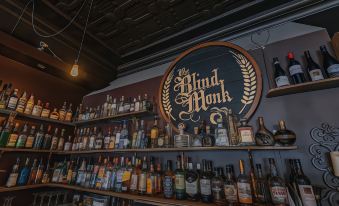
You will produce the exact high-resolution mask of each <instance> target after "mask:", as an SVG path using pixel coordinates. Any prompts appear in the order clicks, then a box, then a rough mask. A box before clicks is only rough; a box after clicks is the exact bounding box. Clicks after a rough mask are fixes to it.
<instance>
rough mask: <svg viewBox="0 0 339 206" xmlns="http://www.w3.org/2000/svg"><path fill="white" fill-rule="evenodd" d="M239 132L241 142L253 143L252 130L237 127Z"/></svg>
mask: <svg viewBox="0 0 339 206" xmlns="http://www.w3.org/2000/svg"><path fill="white" fill-rule="evenodd" d="M239 132H240V137H241V142H242V143H253V132H252V130H251V129H247V128H239Z"/></svg>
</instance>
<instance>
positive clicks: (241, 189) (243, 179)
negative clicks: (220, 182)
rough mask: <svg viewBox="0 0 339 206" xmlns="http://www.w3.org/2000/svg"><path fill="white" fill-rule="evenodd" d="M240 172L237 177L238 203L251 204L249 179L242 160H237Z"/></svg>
mask: <svg viewBox="0 0 339 206" xmlns="http://www.w3.org/2000/svg"><path fill="white" fill-rule="evenodd" d="M239 168H240V174H239V176H238V179H237V188H238V198H239V203H240V204H248V205H252V204H253V197H252V190H251V179H250V177H249V176H248V175H246V173H245V168H244V162H243V160H239Z"/></svg>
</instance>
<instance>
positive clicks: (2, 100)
mask: <svg viewBox="0 0 339 206" xmlns="http://www.w3.org/2000/svg"><path fill="white" fill-rule="evenodd" d="M7 88H8V84H4V86H3V87H2V90H1V93H0V109H5V108H6V91H7Z"/></svg>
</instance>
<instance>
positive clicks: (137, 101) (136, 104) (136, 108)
mask: <svg viewBox="0 0 339 206" xmlns="http://www.w3.org/2000/svg"><path fill="white" fill-rule="evenodd" d="M134 99H135V98H134ZM140 105H141V96H140V95H139V96H138V99H135V102H134V111H135V112H139V111H140V110H141V109H142V108H141V107H140Z"/></svg>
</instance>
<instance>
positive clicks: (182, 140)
mask: <svg viewBox="0 0 339 206" xmlns="http://www.w3.org/2000/svg"><path fill="white" fill-rule="evenodd" d="M178 129H179V134H177V135H174V147H189V146H190V145H191V144H190V136H189V135H188V134H184V126H183V125H182V124H179V125H178Z"/></svg>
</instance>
